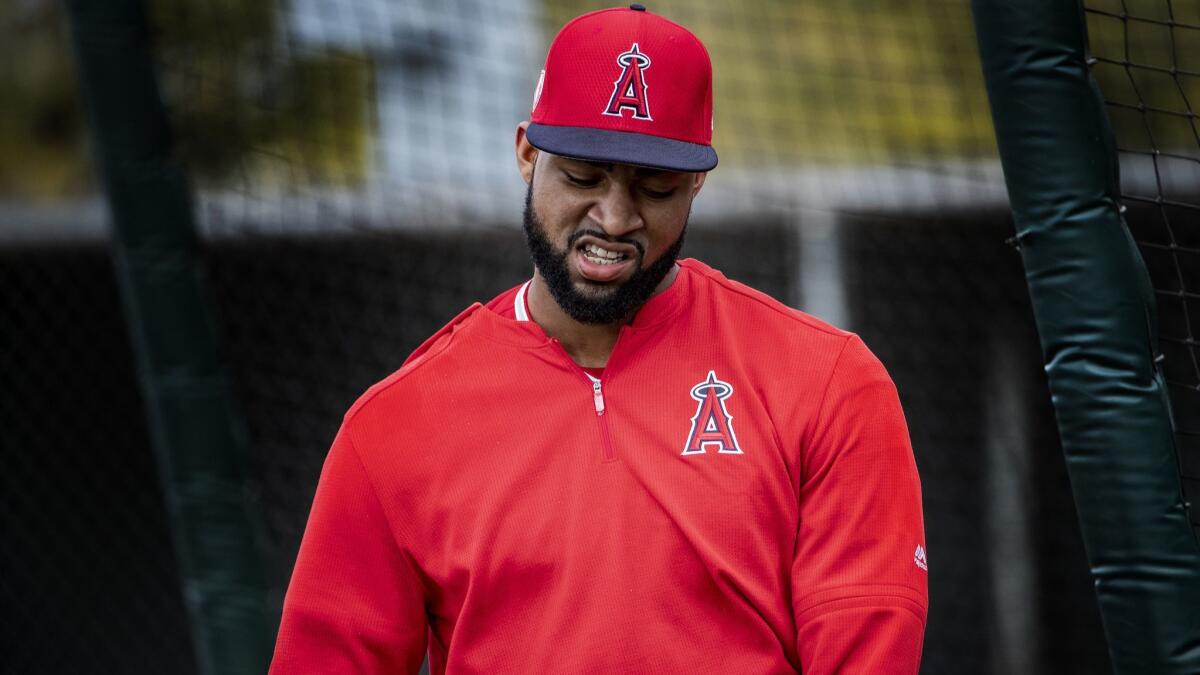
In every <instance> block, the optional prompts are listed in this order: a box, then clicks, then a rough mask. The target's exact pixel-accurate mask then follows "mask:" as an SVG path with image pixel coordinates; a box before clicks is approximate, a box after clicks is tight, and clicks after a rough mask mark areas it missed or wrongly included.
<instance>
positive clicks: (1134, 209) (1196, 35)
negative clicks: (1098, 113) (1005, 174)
mask: <svg viewBox="0 0 1200 675" xmlns="http://www.w3.org/2000/svg"><path fill="white" fill-rule="evenodd" d="M1084 10H1085V12H1086V17H1087V23H1088V33H1089V42H1090V52H1091V59H1092V62H1093V66H1092V72H1093V74H1094V75H1095V77H1096V80H1097V82H1098V83H1099V85H1100V89H1101V91H1102V92H1103V93H1104V97H1105V103H1106V104H1107V107H1108V110H1109V116H1110V118H1111V119H1112V121H1113V127H1114V132H1115V134H1116V140H1117V148H1118V153H1119V155H1120V158H1121V197H1122V200H1123V202H1124V204H1125V207H1126V212H1125V217H1126V221H1127V223H1128V225H1129V228H1130V231H1131V232H1132V233H1133V236H1134V238H1135V239H1136V240H1137V243H1138V246H1139V247H1140V249H1141V252H1142V257H1143V258H1144V259H1145V261H1146V266H1147V268H1148V269H1149V272H1150V280H1151V283H1152V284H1153V286H1154V295H1155V299H1156V301H1157V306H1158V332H1159V345H1158V349H1159V352H1160V355H1161V359H1162V367H1163V371H1164V373H1165V376H1166V380H1167V384H1168V388H1169V392H1170V397H1171V403H1172V406H1173V408H1174V414H1175V422H1176V425H1177V438H1178V445H1179V450H1180V460H1181V464H1182V470H1183V478H1184V491H1185V494H1186V495H1188V496H1189V498H1190V501H1191V502H1192V507H1191V514H1192V523H1193V525H1194V527H1195V528H1196V531H1197V533H1198V534H1200V506H1198V505H1197V504H1196V501H1197V500H1200V119H1198V114H1197V110H1200V5H1197V4H1196V3H1194V2H1178V1H1173V0H1087V2H1085V3H1084Z"/></svg>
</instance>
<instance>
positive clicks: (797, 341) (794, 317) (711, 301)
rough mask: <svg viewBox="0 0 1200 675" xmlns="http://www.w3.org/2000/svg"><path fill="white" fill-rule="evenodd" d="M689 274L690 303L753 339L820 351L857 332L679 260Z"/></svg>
mask: <svg viewBox="0 0 1200 675" xmlns="http://www.w3.org/2000/svg"><path fill="white" fill-rule="evenodd" d="M680 266H681V267H683V268H684V269H685V270H686V271H687V272H688V273H690V274H691V277H692V284H691V285H692V289H693V290H692V292H693V295H694V297H693V305H694V306H695V308H696V309H697V310H704V309H707V310H708V311H710V312H711V313H713V314H714V315H715V316H716V317H717V318H718V319H719V320H720V321H721V324H722V327H723V328H724V329H725V330H728V331H730V332H731V333H733V334H735V335H745V336H749V337H753V338H754V339H755V340H769V339H772V338H775V339H784V340H786V341H787V342H788V344H791V345H794V346H797V347H800V348H803V349H813V348H819V349H821V350H822V351H828V350H835V351H837V350H840V349H842V348H843V347H845V345H846V344H847V343H848V342H849V341H851V340H852V339H856V338H857V336H856V335H855V334H854V333H851V332H850V331H846V330H842V329H841V328H838V327H837V326H834V325H832V324H830V323H827V322H825V321H822V320H821V319H818V318H817V317H815V316H812V315H811V314H807V313H805V312H803V311H801V310H799V309H796V308H794V307H789V306H787V305H785V304H783V303H782V302H780V301H778V300H776V299H775V298H772V297H771V296H769V295H767V294H766V293H763V292H762V291H759V290H757V289H755V288H751V287H750V286H747V285H746V284H743V283H741V282H738V281H734V280H732V279H730V278H728V277H726V276H725V275H724V274H722V273H721V272H720V271H718V270H716V269H713V268H712V267H709V266H708V265H706V264H704V263H702V262H700V261H698V260H694V259H687V260H682V261H680Z"/></svg>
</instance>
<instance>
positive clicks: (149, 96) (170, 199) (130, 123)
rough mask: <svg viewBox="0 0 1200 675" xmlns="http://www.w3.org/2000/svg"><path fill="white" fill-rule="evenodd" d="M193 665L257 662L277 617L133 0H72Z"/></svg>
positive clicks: (190, 229)
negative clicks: (272, 609) (187, 618)
mask: <svg viewBox="0 0 1200 675" xmlns="http://www.w3.org/2000/svg"><path fill="white" fill-rule="evenodd" d="M66 5H67V8H68V11H69V16H70V22H71V27H72V32H73V35H74V44H75V50H76V56H77V61H78V66H79V74H80V81H81V84H82V89H83V93H84V100H85V102H86V106H87V108H88V114H89V118H90V122H91V127H92V135H93V138H94V140H95V149H96V154H97V162H98V166H99V169H100V173H101V176H102V179H103V183H104V187H105V191H106V194H107V197H108V204H109V210H110V214H111V218H112V226H113V256H114V260H115V267H116V270H117V275H118V280H119V284H120V288H121V291H122V294H123V298H124V304H125V307H126V314H127V318H128V322H129V327H130V335H131V337H132V340H133V345H134V350H135V352H136V360H137V364H138V368H139V377H140V382H141V389H142V394H143V397H144V400H145V405H146V410H147V416H148V421H149V427H150V435H151V441H152V443H153V445H154V449H155V452H156V456H157V458H158V464H159V470H160V475H161V479H162V483H163V491H164V494H165V498H166V507H167V509H168V515H169V520H170V523H171V529H172V537H173V541H174V545H175V552H176V557H177V559H178V560H179V565H180V577H181V580H182V585H183V597H184V603H185V605H186V607H187V608H188V611H189V614H190V621H191V626H192V634H193V643H194V645H195V650H196V655H197V660H198V664H197V666H198V667H197V671H198V672H199V673H201V675H218V674H220V675H235V674H242V673H245V674H246V675H249V674H251V673H253V674H255V675H261V674H262V673H264V672H265V671H266V668H267V665H268V662H269V660H270V653H271V644H272V637H271V636H272V631H271V629H270V625H271V622H270V620H269V618H268V617H269V616H270V611H269V609H268V606H269V604H268V600H267V597H268V592H267V584H266V582H265V574H264V571H263V566H264V565H263V556H262V550H263V546H262V544H263V540H262V537H261V529H260V528H259V527H258V526H257V523H256V519H255V518H254V516H253V513H254V511H253V509H252V508H250V500H249V499H248V498H247V493H246V490H245V485H246V484H245V478H244V470H243V463H244V458H245V452H244V451H245V447H246V442H245V435H244V433H243V431H242V428H241V426H240V425H239V424H238V418H237V416H236V415H235V413H234V410H233V404H232V397H231V395H230V390H229V385H228V381H227V379H226V377H225V375H224V373H223V372H222V370H221V368H220V366H219V364H218V362H217V358H216V346H215V339H214V335H213V330H212V326H211V324H210V321H209V318H208V312H207V308H206V306H205V302H204V297H203V292H202V287H201V283H200V278H199V276H198V266H197V260H198V255H197V248H198V247H197V240H196V234H195V231H194V226H193V217H192V206H191V200H190V198H189V189H188V185H187V180H186V176H185V173H184V171H183V169H182V168H181V167H180V166H179V164H178V163H177V162H175V161H174V160H173V159H172V158H171V138H170V131H169V127H168V123H167V118H166V113H165V110H164V108H163V104H162V101H161V99H160V97H159V89H158V83H157V80H156V77H155V72H154V63H153V60H152V58H151V52H150V47H149V31H148V28H147V19H146V13H145V8H144V7H143V5H142V3H141V0H68V2H67V3H66Z"/></svg>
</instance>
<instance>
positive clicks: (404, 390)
mask: <svg viewBox="0 0 1200 675" xmlns="http://www.w3.org/2000/svg"><path fill="white" fill-rule="evenodd" d="M521 288H522V286H514V287H513V288H510V289H508V290H507V291H504V292H503V293H501V294H500V295H498V296H496V297H495V298H493V299H491V300H489V301H488V302H487V303H486V304H483V303H478V302H476V303H474V304H472V305H471V306H470V307H467V308H466V309H464V310H463V311H462V312H460V313H459V314H458V316H455V317H454V318H453V319H451V320H450V321H448V322H447V323H446V325H444V326H442V327H441V328H439V329H438V330H437V331H435V332H434V333H433V335H431V336H429V338H427V339H426V340H425V341H424V342H422V343H421V345H420V346H418V347H417V348H416V349H414V350H413V352H412V353H411V354H409V356H408V358H407V359H405V360H404V364H403V365H402V366H401V367H400V368H399V370H396V371H395V372H393V373H392V374H390V375H388V376H387V377H385V378H384V379H382V380H380V381H379V382H377V383H375V384H374V385H372V386H371V387H369V388H368V389H367V390H366V391H365V392H364V393H363V394H362V395H361V396H359V397H358V399H357V400H356V401H355V402H354V404H353V405H352V406H350V409H349V410H348V411H347V412H346V415H345V420H346V421H347V422H349V421H350V420H351V419H352V418H354V417H358V416H362V414H363V412H364V411H365V410H371V409H376V408H380V407H393V406H395V405H398V404H403V403H404V399H405V397H406V396H412V395H421V396H423V395H427V394H428V393H430V390H431V389H434V388H437V386H436V385H437V383H438V382H441V383H443V385H445V384H448V383H449V382H452V381H453V378H450V379H449V380H448V379H447V378H448V376H449V375H450V374H451V373H454V372H459V371H461V369H460V368H458V367H457V364H456V362H457V361H458V360H461V359H460V358H459V357H462V356H464V355H465V354H468V353H469V354H474V353H475V352H478V351H479V350H480V349H486V347H482V346H480V345H478V344H476V342H475V341H474V340H471V339H470V338H469V337H467V335H468V334H469V333H470V332H471V331H470V330H469V329H470V328H471V327H472V326H474V325H475V324H477V323H479V322H480V321H481V320H483V314H484V313H488V312H491V313H494V314H496V315H499V316H502V317H508V318H511V316H512V314H513V306H514V299H515V298H517V296H518V293H519V291H520V290H521ZM389 404H391V405H389Z"/></svg>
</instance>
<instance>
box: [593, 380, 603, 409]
mask: <svg viewBox="0 0 1200 675" xmlns="http://www.w3.org/2000/svg"><path fill="white" fill-rule="evenodd" d="M592 399H593V400H595V402H596V416H597V417H599V416H600V415H603V414H604V392H602V391H600V381H599V380H597V381H595V382H593V383H592Z"/></svg>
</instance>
